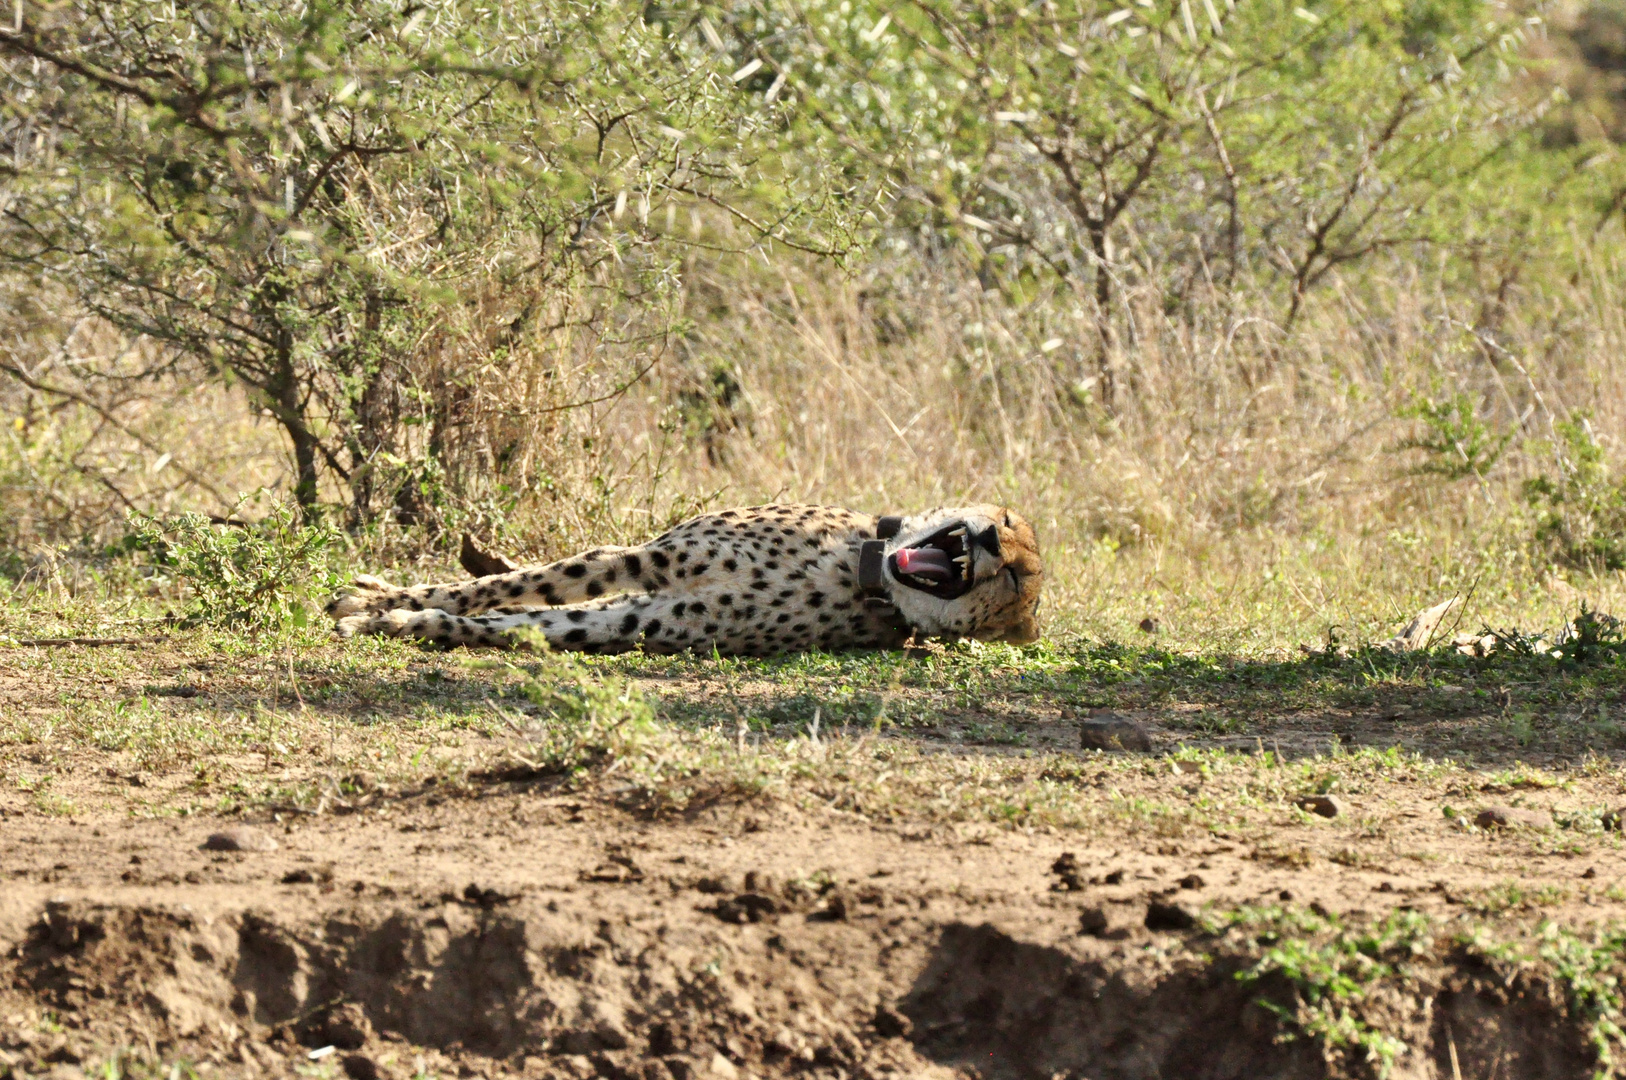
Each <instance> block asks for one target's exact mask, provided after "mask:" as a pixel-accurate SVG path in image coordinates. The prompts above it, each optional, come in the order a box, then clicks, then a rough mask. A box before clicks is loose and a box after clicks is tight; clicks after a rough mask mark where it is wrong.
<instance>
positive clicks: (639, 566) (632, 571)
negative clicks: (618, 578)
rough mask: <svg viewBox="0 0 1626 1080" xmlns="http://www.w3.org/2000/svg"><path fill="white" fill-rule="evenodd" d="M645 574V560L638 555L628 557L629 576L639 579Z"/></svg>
mask: <svg viewBox="0 0 1626 1080" xmlns="http://www.w3.org/2000/svg"><path fill="white" fill-rule="evenodd" d="M643 572H644V560H642V559H640V558H639V557H638V556H636V555H628V556H627V576H629V577H637V576H638V575H640V574H642V573H643Z"/></svg>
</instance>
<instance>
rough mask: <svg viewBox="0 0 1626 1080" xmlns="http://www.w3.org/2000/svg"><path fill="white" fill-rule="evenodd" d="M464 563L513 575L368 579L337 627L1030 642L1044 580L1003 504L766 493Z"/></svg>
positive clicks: (414, 632)
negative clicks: (768, 500) (641, 527)
mask: <svg viewBox="0 0 1626 1080" xmlns="http://www.w3.org/2000/svg"><path fill="white" fill-rule="evenodd" d="M471 557H472V561H471ZM464 562H465V565H469V566H471V567H472V568H473V569H474V570H476V571H485V570H495V571H498V572H495V573H487V574H486V575H485V576H482V577H478V578H476V579H475V580H473V581H466V582H460V583H456V584H442V585H415V586H411V587H401V586H396V585H391V584H389V583H388V582H385V581H381V580H379V579H378V578H375V577H365V576H364V577H358V578H356V579H355V581H354V582H352V584H351V587H350V589H349V591H347V592H345V593H343V594H342V595H340V596H339V597H338V598H337V599H335V600H334V601H333V602H332V603H331V604H329V605H328V613H329V614H330V615H332V616H333V617H334V619H335V620H336V626H335V629H336V631H337V633H338V635H339V636H340V637H344V638H348V637H352V636H354V635H357V634H381V635H385V636H390V637H409V638H421V639H425V640H427V641H430V642H434V643H436V644H439V645H441V646H445V647H452V646H457V645H465V646H495V647H506V648H511V647H515V646H523V645H524V644H525V639H526V638H527V637H528V636H529V635H526V634H523V633H516V631H522V630H527V629H528V630H531V631H535V632H537V633H540V634H541V636H542V637H543V638H544V639H546V641H547V643H548V645H550V646H551V647H553V648H555V649H562V650H567V651H575V652H587V653H614V652H625V651H628V650H631V649H637V648H642V649H643V650H644V651H645V652H649V653H676V652H682V651H684V650H693V651H695V652H699V653H708V654H709V653H712V652H716V653H717V654H720V655H724V656H770V655H774V654H779V653H789V652H798V651H804V650H809V649H819V650H824V651H832V652H833V651H840V650H847V649H889V648H897V647H899V646H901V645H902V644H903V643H904V642H905V641H907V640H908V639H909V638H910V637H912V636H920V637H970V638H976V639H979V640H983V641H1006V642H1011V643H1013V644H1027V643H1028V642H1032V641H1035V640H1037V639H1038V637H1039V626H1038V621H1037V612H1038V608H1039V588H1040V585H1041V584H1042V582H1043V579H1044V570H1043V566H1042V565H1041V563H1040V561H1039V547H1038V540H1037V538H1036V537H1035V536H1034V532H1033V527H1032V526H1031V525H1029V524H1028V523H1027V522H1026V521H1024V520H1023V519H1022V518H1021V517H1019V516H1017V515H1016V514H1014V513H1012V512H1011V511H1009V510H1007V509H1005V508H1004V507H1001V506H991V505H980V506H969V507H958V508H939V509H936V510H928V511H926V512H925V513H922V514H915V515H913V516H909V517H876V516H874V515H872V514H865V513H860V512H858V511H854V510H847V509H843V508H841V507H835V506H805V505H797V504H772V505H768V506H753V507H748V508H744V509H737V510H723V511H720V512H717V513H710V514H702V515H700V516H699V517H695V518H691V519H690V520H688V521H685V522H683V523H682V524H681V525H678V526H676V527H675V528H673V529H672V530H670V531H669V532H666V533H664V534H662V535H660V536H657V537H656V538H655V539H653V540H650V541H649V542H648V543H645V544H642V545H640V546H637V547H600V548H594V549H593V550H591V551H588V552H584V553H583V554H580V555H574V556H571V557H570V558H567V559H561V560H559V561H557V562H552V563H548V564H547V565H545V566H533V567H517V568H511V567H513V564H511V563H509V562H508V561H507V560H505V559H502V558H500V557H497V558H495V559H493V558H492V557H489V556H480V555H479V554H478V553H477V552H473V551H472V549H469V548H466V550H465V559H464Z"/></svg>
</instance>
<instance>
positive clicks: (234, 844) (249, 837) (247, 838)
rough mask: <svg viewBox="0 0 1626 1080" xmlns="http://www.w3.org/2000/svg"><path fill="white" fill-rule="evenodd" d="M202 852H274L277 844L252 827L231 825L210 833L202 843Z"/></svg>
mask: <svg viewBox="0 0 1626 1080" xmlns="http://www.w3.org/2000/svg"><path fill="white" fill-rule="evenodd" d="M202 846H203V850H204V851H258V852H268V851H276V850H277V847H278V844H277V842H276V840H274V839H272V838H271V836H270V834H269V833H266V832H263V831H261V830H259V829H256V828H254V827H253V826H252V825H233V826H232V827H231V828H229V829H221V830H220V831H219V832H216V833H210V834H209V837H208V839H206V840H204V842H203V845H202Z"/></svg>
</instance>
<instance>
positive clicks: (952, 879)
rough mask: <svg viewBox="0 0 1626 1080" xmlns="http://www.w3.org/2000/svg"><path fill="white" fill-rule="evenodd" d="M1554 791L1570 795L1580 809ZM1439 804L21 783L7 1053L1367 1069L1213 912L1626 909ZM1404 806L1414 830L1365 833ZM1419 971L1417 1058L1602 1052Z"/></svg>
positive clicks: (395, 1069)
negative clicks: (1537, 888)
mask: <svg viewBox="0 0 1626 1080" xmlns="http://www.w3.org/2000/svg"><path fill="white" fill-rule="evenodd" d="M1201 783H1202V778H1201V777H1185V776H1181V775H1180V774H1179V773H1177V772H1175V773H1171V774H1170V775H1169V776H1168V777H1167V778H1153V779H1151V780H1148V784H1151V785H1153V786H1155V787H1157V788H1158V789H1160V790H1162V791H1163V792H1164V793H1165V794H1167V793H1168V792H1171V791H1172V792H1181V791H1185V790H1186V789H1187V788H1189V789H1191V791H1193V792H1194V791H1196V790H1198V788H1199V787H1200V785H1201ZM1526 794H1528V796H1529V797H1528V798H1523V797H1522V796H1521V798H1522V801H1523V802H1524V804H1525V805H1526V806H1538V807H1539V806H1549V807H1551V808H1552V809H1556V810H1562V809H1563V806H1564V804H1565V803H1566V802H1574V801H1576V800H1577V799H1578V798H1581V797H1582V795H1581V794H1579V793H1577V792H1576V791H1575V790H1573V789H1571V790H1551V791H1534V792H1529V793H1526ZM1476 797H1478V798H1480V799H1481V800H1482V801H1483V800H1484V799H1486V798H1494V797H1495V793H1494V792H1493V793H1490V794H1489V795H1484V794H1480V795H1478V796H1476ZM1436 802H1437V800H1436V799H1435V798H1434V797H1433V796H1432V795H1426V794H1419V795H1418V796H1417V797H1415V798H1411V799H1408V797H1407V796H1406V795H1405V793H1404V791H1386V792H1384V793H1382V794H1381V796H1379V795H1373V796H1371V797H1369V798H1362V797H1352V798H1350V799H1348V800H1346V803H1345V806H1344V807H1343V813H1342V815H1341V816H1340V818H1339V819H1336V820H1332V821H1321V820H1320V819H1315V820H1305V819H1304V818H1302V817H1300V816H1295V815H1294V813H1293V812H1291V811H1288V810H1285V809H1284V810H1281V811H1280V812H1276V813H1274V814H1273V816H1272V815H1267V816H1268V817H1269V821H1268V822H1267V824H1266V826H1265V827H1263V828H1261V829H1260V830H1259V831H1257V832H1254V833H1252V834H1250V835H1245V836H1242V835H1239V836H1234V837H1230V838H1226V837H1224V836H1214V835H1202V836H1200V837H1197V838H1191V837H1180V838H1166V839H1158V838H1156V837H1155V836H1152V835H1149V834H1148V833H1147V832H1146V831H1145V829H1144V828H1142V827H1136V826H1134V825H1132V824H1125V825H1124V826H1123V827H1122V828H1117V829H1104V830H1102V831H1100V832H1098V833H1095V834H1092V835H1080V834H1078V833H1076V832H1074V833H1071V834H1063V833H1059V832H1056V831H1055V830H1050V829H1039V830H1020V829H1017V830H1009V829H999V828H994V827H992V826H988V825H958V826H951V825H936V826H932V825H922V824H920V823H898V824H887V823H878V822H875V821H871V820H865V819H863V818H859V817H856V816H854V815H851V814H846V813H842V812H840V811H837V810H833V809H828V808H824V807H818V806H815V807H814V808H812V809H798V808H795V807H792V806H789V805H786V804H784V803H762V804H722V805H713V806H711V807H709V808H707V809H703V810H699V811H696V812H694V813H692V814H690V815H689V816H687V817H684V818H678V819H665V820H658V821H657V820H644V819H641V818H639V817H638V816H637V815H634V814H630V813H627V812H625V811H623V810H620V809H617V808H615V806H614V805H613V803H612V799H611V796H610V795H609V794H602V795H594V794H591V793H561V791H560V790H558V789H557V788H555V787H552V786H550V785H549V784H547V783H540V784H538V783H521V784H514V783H498V784H490V785H486V786H484V787H480V788H477V789H472V790H470V789H464V790H463V791H462V793H461V794H455V795H450V796H448V795H447V794H446V793H445V792H444V791H442V790H437V787H436V785H432V784H431V785H425V786H422V787H419V788H416V789H413V790H408V791H398V792H393V793H384V792H375V793H373V794H372V795H369V796H364V797H361V798H359V799H356V800H354V803H355V805H353V806H351V807H348V808H345V809H348V810H349V811H350V812H347V813H333V812H326V813H322V814H320V815H311V814H295V815H287V816H286V819H285V820H280V821H278V820H265V819H263V818H262V819H261V820H259V821H257V822H251V823H250V825H249V827H248V828H249V831H248V832H245V833H240V834H233V836H234V841H235V842H236V843H237V844H238V845H240V846H247V847H250V848H253V847H256V846H261V847H269V844H264V843H263V841H265V840H270V841H274V843H275V844H276V847H275V850H236V851H217V850H208V849H207V848H206V847H205V846H204V845H205V844H206V842H207V841H208V838H209V837H210V836H211V835H212V834H215V833H218V832H221V831H222V830H230V829H232V828H234V827H236V826H235V823H233V822H226V821H221V820H210V819H208V818H199V817H187V818H178V819H168V820H131V819H129V818H125V817H119V816H115V815H112V814H108V815H103V816H85V817H78V818H74V819H71V820H63V819H56V818H50V817H45V816H41V815H38V814H30V813H26V812H24V811H23V810H21V809H20V808H19V804H18V803H17V802H16V801H15V800H13V802H12V803H11V804H10V806H9V809H8V810H7V813H6V816H5V817H4V818H3V819H0V1075H4V1074H5V1073H6V1071H7V1070H8V1069H9V1070H11V1072H12V1074H13V1075H14V1076H19V1077H20V1076H23V1075H34V1074H37V1073H49V1074H51V1075H54V1076H58V1077H64V1078H65V1077H70V1076H78V1075H82V1074H83V1073H84V1072H85V1071H87V1070H105V1069H106V1068H107V1064H106V1063H107V1062H108V1061H109V1060H113V1061H115V1062H118V1063H120V1068H122V1069H123V1070H124V1072H125V1073H127V1074H134V1075H139V1074H140V1072H141V1069H148V1070H152V1071H154V1073H155V1074H165V1075H175V1076H178V1075H181V1074H178V1073H173V1072H170V1073H167V1074H166V1073H165V1070H166V1069H167V1068H169V1067H170V1065H171V1064H173V1063H178V1062H185V1063H187V1067H188V1068H192V1069H195V1071H196V1072H197V1073H198V1074H199V1075H203V1076H210V1075H227V1076H244V1077H257V1076H263V1075H273V1076H281V1075H296V1074H298V1075H317V1074H323V1073H325V1074H329V1075H340V1074H344V1075H348V1076H351V1077H358V1078H362V1080H367V1078H372V1077H396V1078H400V1080H405V1078H407V1077H411V1076H426V1075H440V1076H452V1075H461V1076H497V1075H526V1076H537V1077H543V1076H560V1077H565V1076H569V1077H586V1076H606V1077H622V1076H634V1077H647V1078H665V1077H673V1078H677V1080H684V1078H688V1077H706V1076H717V1077H724V1078H729V1077H743V1076H748V1075H754V1076H775V1077H777V1076H793V1075H794V1076H809V1077H828V1078H832V1080H834V1078H837V1077H883V1076H941V1077H946V1076H950V1075H959V1076H967V1077H969V1076H980V1077H987V1078H992V1077H1024V1078H1025V1077H1039V1078H1045V1080H1049V1078H1052V1077H1057V1076H1062V1077H1077V1078H1083V1077H1092V1078H1096V1077H1124V1078H1128V1077H1147V1078H1150V1077H1175V1076H1179V1077H1210V1078H1221V1077H1227V1078H1229V1077H1236V1078H1241V1077H1300V1076H1317V1075H1324V1074H1329V1073H1331V1074H1343V1073H1352V1074H1361V1073H1362V1072H1363V1071H1364V1070H1365V1068H1366V1066H1365V1065H1364V1064H1363V1063H1362V1062H1360V1061H1358V1060H1355V1059H1353V1058H1350V1057H1349V1056H1348V1055H1343V1056H1340V1055H1339V1054H1337V1053H1331V1054H1329V1053H1326V1052H1324V1048H1322V1047H1319V1046H1318V1045H1317V1044H1316V1043H1315V1042H1313V1041H1311V1040H1306V1039H1298V1040H1284V1039H1283V1038H1282V1036H1284V1035H1285V1034H1291V1031H1290V1030H1288V1029H1287V1028H1286V1027H1285V1026H1284V1024H1283V1022H1281V1021H1279V1020H1278V1019H1277V1017H1276V1016H1275V1015H1274V1014H1273V1013H1272V1012H1271V1011H1269V1010H1268V1009H1267V1008H1265V1007H1262V1006H1261V1005H1260V1004H1259V1002H1260V1001H1261V1000H1269V999H1270V998H1271V995H1272V994H1275V995H1277V996H1278V997H1281V999H1282V1000H1284V1001H1285V1000H1288V997H1286V996H1283V995H1289V996H1290V994H1291V990H1290V988H1287V987H1285V986H1281V985H1272V984H1270V983H1268V982H1267V983H1266V984H1265V985H1264V986H1263V987H1261V986H1254V987H1251V988H1247V987H1244V986H1243V985H1242V984H1241V983H1239V982H1238V980H1237V979H1236V978H1235V973H1236V971H1237V970H1238V965H1239V964H1241V963H1243V962H1244V961H1242V960H1241V959H1237V960H1234V961H1233V960H1230V959H1228V957H1229V956H1230V954H1231V953H1230V950H1231V949H1232V946H1233V945H1235V944H1236V942H1235V941H1234V940H1233V939H1234V938H1235V933H1234V932H1233V933H1232V934H1231V935H1229V936H1226V935H1220V936H1215V935H1212V934H1209V933H1206V932H1205V931H1204V930H1203V929H1201V927H1198V926H1194V925H1193V922H1194V916H1197V915H1200V914H1201V913H1202V912H1203V911H1204V910H1208V911H1221V910H1228V909H1231V908H1235V907H1236V906H1237V905H1244V904H1286V905H1289V906H1297V907H1308V908H1310V909H1312V910H1318V911H1325V912H1329V913H1332V914H1335V915H1338V916H1341V917H1343V918H1344V919H1345V920H1348V921H1354V922H1358V921H1360V920H1363V919H1364V920H1372V919H1376V918H1378V917H1381V916H1382V915H1384V914H1385V913H1387V912H1390V911H1393V910H1395V909H1397V908H1407V909H1412V910H1416V911H1420V912H1425V913H1428V914H1430V915H1432V916H1435V917H1437V918H1439V919H1441V920H1450V919H1453V918H1456V917H1459V916H1464V915H1466V913H1467V912H1468V911H1469V910H1470V909H1471V908H1472V907H1473V906H1474V905H1475V904H1476V903H1481V901H1476V900H1475V899H1474V898H1476V897H1480V898H1483V897H1484V896H1485V895H1487V890H1494V889H1495V888H1496V887H1497V886H1498V883H1503V882H1506V881H1508V880H1510V879H1517V880H1520V881H1525V882H1533V881H1542V882H1548V883H1552V884H1554V885H1555V886H1558V888H1556V889H1555V890H1553V891H1552V892H1551V894H1550V896H1549V898H1548V900H1547V905H1548V906H1547V907H1546V908H1545V909H1543V911H1541V912H1540V914H1543V915H1545V916H1548V917H1552V918H1558V919H1562V920H1564V921H1566V922H1568V923H1570V924H1573V925H1583V924H1586V923H1589V922H1599V921H1603V920H1605V919H1609V918H1618V917H1619V916H1620V915H1621V910H1620V909H1621V907H1622V905H1621V903H1620V902H1618V901H1617V900H1616V899H1614V897H1618V896H1620V895H1621V894H1620V892H1619V890H1618V889H1615V888H1613V886H1614V884H1615V879H1616V878H1617V877H1619V876H1621V875H1622V873H1623V871H1626V866H1623V864H1622V861H1621V857H1620V853H1619V845H1618V843H1617V842H1614V841H1612V840H1607V839H1599V838H1596V837H1594V838H1592V839H1590V840H1588V841H1587V842H1585V843H1575V842H1571V843H1551V842H1547V841H1540V842H1532V841H1531V839H1530V838H1529V836H1528V835H1526V834H1524V833H1519V832H1514V833H1510V834H1509V833H1502V832H1479V831H1471V832H1464V831H1462V830H1460V829H1457V828H1454V827H1453V826H1452V824H1451V823H1450V822H1449V821H1446V820H1445V819H1444V818H1442V816H1441V814H1440V811H1439V807H1438V805H1437V804H1436ZM1374 822H1379V823H1381V824H1382V826H1383V830H1384V835H1385V839H1384V841H1383V843H1382V844H1369V845H1368V848H1370V849H1371V853H1370V854H1368V855H1355V854H1351V851H1352V850H1353V849H1354V848H1357V847H1359V844H1358V843H1357V841H1358V840H1359V837H1360V835H1361V832H1362V830H1363V829H1364V830H1366V831H1367V832H1368V833H1370V832H1371V831H1372V829H1373V828H1374ZM217 842H218V841H217ZM1064 853H1070V854H1071V856H1072V860H1071V863H1069V862H1068V861H1066V860H1062V856H1063V854H1064ZM1385 853H1386V854H1385ZM1058 860H1061V861H1060V863H1059V867H1058ZM1074 866H1076V869H1072V868H1071V867H1074ZM1058 870H1059V871H1060V872H1058ZM1237 956H1239V957H1240V956H1241V953H1240V952H1238V953H1237ZM1420 970H1426V971H1427V972H1429V974H1428V975H1427V976H1426V977H1424V978H1421V979H1420V980H1419V981H1418V985H1417V986H1415V987H1414V992H1412V993H1408V994H1407V995H1405V997H1404V1000H1398V999H1397V1000H1396V1001H1395V1002H1394V1003H1393V1005H1392V1009H1393V1011H1394V1012H1395V1013H1396V1015H1395V1017H1394V1018H1393V1020H1394V1023H1393V1025H1392V1026H1393V1027H1394V1028H1395V1029H1396V1030H1401V1031H1406V1032H1410V1033H1411V1037H1410V1038H1409V1039H1408V1042H1410V1044H1411V1049H1410V1050H1409V1051H1408V1052H1406V1053H1404V1054H1402V1055H1401V1057H1400V1059H1399V1060H1398V1061H1397V1068H1396V1071H1395V1072H1394V1074H1393V1075H1396V1076H1417V1077H1424V1076H1442V1077H1451V1076H1463V1077H1468V1076H1476V1077H1484V1076H1490V1075H1495V1076H1497V1077H1499V1078H1502V1080H1507V1078H1513V1077H1531V1078H1534V1077H1568V1076H1577V1077H1579V1076H1586V1075H1590V1074H1591V1068H1592V1065H1591V1062H1592V1057H1591V1053H1590V1050H1589V1048H1588V1047H1587V1046H1586V1043H1585V1037H1584V1032H1583V1031H1582V1029H1581V1027H1580V1026H1579V1025H1577V1024H1576V1023H1575V1022H1573V1021H1571V1020H1568V1019H1565V1018H1564V1016H1563V1010H1562V1003H1561V1001H1560V1000H1559V998H1558V995H1557V992H1556V990H1555V989H1554V988H1553V987H1552V986H1550V985H1548V984H1546V983H1545V982H1543V981H1541V979H1539V978H1524V977H1520V976H1518V975H1517V974H1516V973H1515V974H1514V975H1513V976H1511V977H1509V976H1507V975H1506V973H1501V972H1492V971H1489V970H1486V969H1484V967H1483V964H1481V963H1476V962H1474V961H1472V960H1469V959H1463V958H1462V957H1460V956H1453V954H1452V953H1451V951H1450V950H1446V949H1442V950H1441V951H1440V955H1439V956H1438V957H1437V958H1436V959H1434V960H1432V961H1430V962H1429V963H1428V964H1425V965H1424V968H1423V969H1420ZM329 1048H332V1049H329ZM1453 1055H1454V1056H1455V1058H1456V1061H1457V1065H1456V1072H1453V1071H1452V1065H1451V1059H1452V1056H1453ZM104 1074H105V1073H103V1072H98V1075H104Z"/></svg>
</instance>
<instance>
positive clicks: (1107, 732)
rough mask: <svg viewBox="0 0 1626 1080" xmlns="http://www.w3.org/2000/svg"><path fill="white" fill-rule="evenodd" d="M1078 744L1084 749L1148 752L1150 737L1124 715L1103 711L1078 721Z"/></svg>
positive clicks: (1150, 747)
mask: <svg viewBox="0 0 1626 1080" xmlns="http://www.w3.org/2000/svg"><path fill="white" fill-rule="evenodd" d="M1078 735H1079V740H1078V743H1079V746H1080V747H1082V748H1083V749H1085V750H1129V751H1134V752H1137V753H1142V754H1145V753H1150V752H1151V749H1152V737H1151V735H1150V734H1148V733H1147V731H1146V729H1145V728H1144V727H1142V726H1141V725H1140V724H1137V723H1136V722H1135V721H1133V720H1131V719H1129V718H1128V717H1126V716H1119V715H1118V714H1117V713H1111V712H1103V713H1098V714H1096V715H1095V716H1092V717H1090V718H1089V719H1087V720H1083V721H1080V722H1079V727H1078Z"/></svg>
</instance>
